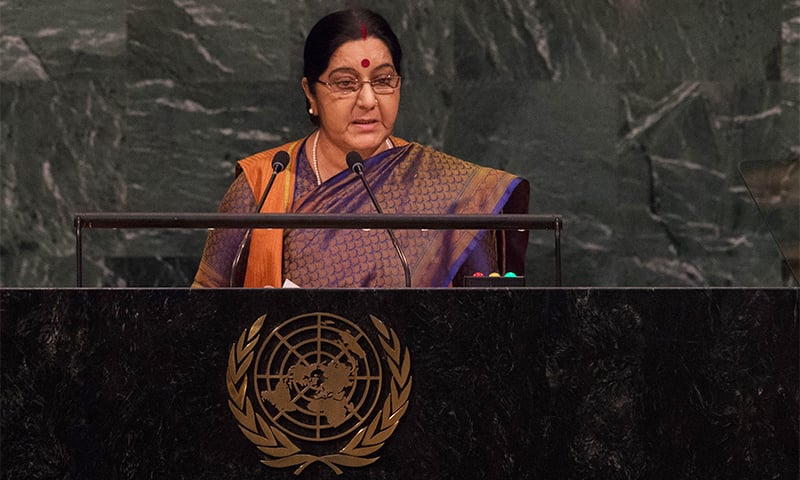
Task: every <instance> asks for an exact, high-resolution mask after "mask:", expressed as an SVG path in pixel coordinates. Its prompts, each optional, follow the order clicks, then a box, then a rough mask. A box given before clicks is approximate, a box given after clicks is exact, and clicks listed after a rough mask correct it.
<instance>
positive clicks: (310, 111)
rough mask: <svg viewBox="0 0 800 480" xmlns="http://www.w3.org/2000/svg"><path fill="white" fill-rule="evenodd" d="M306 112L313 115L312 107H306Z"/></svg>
mask: <svg viewBox="0 0 800 480" xmlns="http://www.w3.org/2000/svg"><path fill="white" fill-rule="evenodd" d="M308 114H309V115H314V109H313V108H311V107H309V108H308Z"/></svg>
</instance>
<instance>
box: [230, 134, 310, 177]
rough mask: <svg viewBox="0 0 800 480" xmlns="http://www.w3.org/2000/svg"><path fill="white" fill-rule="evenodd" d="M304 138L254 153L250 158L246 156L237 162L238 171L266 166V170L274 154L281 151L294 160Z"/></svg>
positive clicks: (270, 166) (270, 165) (270, 164)
mask: <svg viewBox="0 0 800 480" xmlns="http://www.w3.org/2000/svg"><path fill="white" fill-rule="evenodd" d="M303 140H304V138H301V139H299V140H294V141H291V142H289V143H285V144H283V145H280V146H277V147H273V148H269V149H267V150H262V151H260V152H258V153H254V154H252V155H250V156H247V157H245V158H243V159H241V160H239V161H238V162H237V164H238V168H240V169H245V170H246V169H248V168H254V167H255V168H258V167H262V166H266V167H267V168H270V169H271V168H272V159H273V158H274V157H275V154H276V153H278V152H280V151H281V150H282V151H285V152H286V153H288V154H289V157H290V158H294V157H295V156H296V155H297V151H298V150H299V148H298V147H299V146H300V144H301V143H302V142H303Z"/></svg>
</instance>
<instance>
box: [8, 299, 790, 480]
mask: <svg viewBox="0 0 800 480" xmlns="http://www.w3.org/2000/svg"><path fill="white" fill-rule="evenodd" d="M799 302H800V297H798V290H797V289H685V288H680V289H650V288H648V289H489V290H483V289H468V290H453V289H435V290H382V291H376V290H300V289H289V290H277V289H268V290H223V289H217V290H205V291H189V290H186V289H174V290H170V289H142V290H138V289H125V290H122V289H71V290H53V289H31V290H16V289H14V290H8V289H5V290H0V311H1V312H2V315H3V321H2V323H0V347H2V348H0V352H2V356H1V357H0V360H1V361H0V380H1V381H2V385H3V388H2V390H0V408H2V415H0V454H1V455H2V458H3V462H2V463H0V474H1V475H2V476H3V477H4V478H19V477H25V478H119V479H134V478H185V479H190V478H191V479H195V480H202V479H216V478H242V479H251V478H252V479H257V478H259V479H260V478H265V477H269V478H300V479H305V478H317V479H326V478H343V477H339V476H337V475H336V474H335V473H334V471H333V470H332V469H331V468H329V466H328V465H325V464H322V463H319V462H317V463H314V464H312V465H310V466H309V467H308V468H307V469H306V470H304V471H303V472H302V473H301V474H300V475H299V476H298V475H295V474H294V473H293V471H294V468H295V467H296V466H295V467H291V466H290V467H288V468H278V469H271V468H268V467H266V466H264V465H261V464H260V460H261V459H262V458H264V455H263V454H262V453H261V452H259V450H258V449H257V448H256V445H254V444H253V443H252V442H251V441H250V440H248V438H247V437H246V436H245V435H244V434H243V432H242V431H241V430H240V427H239V424H240V420H237V418H236V417H235V416H234V415H233V413H232V412H231V408H230V401H231V393H230V391H229V390H228V389H227V388H226V372H227V371H228V369H229V368H230V366H231V361H232V360H231V357H230V356H229V352H230V350H231V348H232V347H233V345H234V344H235V343H236V342H237V340H238V339H239V338H240V337H241V336H242V335H244V333H245V332H246V331H248V329H250V328H251V327H252V326H253V325H254V322H255V321H256V319H257V318H259V317H260V316H262V315H264V314H266V317H265V319H264V326H263V329H261V330H259V331H258V332H256V333H259V334H260V332H266V331H271V330H272V328H274V327H276V326H277V325H279V324H281V323H283V322H285V321H287V320H289V319H291V318H294V317H296V316H301V315H309V314H314V312H329V313H332V314H334V315H338V316H341V317H343V318H346V319H348V320H350V321H352V322H354V323H355V324H356V325H358V326H359V327H360V328H362V329H363V330H364V331H365V332H366V333H365V335H367V336H372V335H373V334H374V326H372V324H371V322H370V320H369V318H370V317H369V316H370V315H374V316H376V317H377V318H379V319H380V320H381V321H382V322H384V324H385V325H386V326H387V327H388V328H390V329H392V331H393V332H394V333H395V334H396V340H395V342H397V343H399V344H400V345H402V347H403V351H404V352H405V353H404V355H407V356H409V358H410V370H409V372H410V375H412V387H411V392H410V396H409V405H408V408H407V410H405V412H404V415H403V416H402V418H401V419H400V423H399V425H398V426H397V428H396V429H395V430H393V431H392V434H391V435H388V436H387V437H384V438H383V439H382V440H381V442H382V445H381V449H380V450H379V452H378V454H377V455H376V456H380V458H379V459H378V460H377V461H376V462H375V463H373V464H371V465H367V466H363V467H359V468H354V467H347V466H344V467H343V470H344V474H345V476H346V477H347V478H358V479H395V478H425V479H428V478H447V479H450V478H487V479H508V478H514V479H529V478H530V479H534V478H536V479H564V478H584V479H595V478H596V479H601V478H602V479H620V480H622V479H630V478H654V479H671V480H695V479H696V480H717V479H719V480H722V479H730V478H773V479H783V478H786V479H789V478H796V477H797V475H798V450H799V449H798V443H799V442H798V433H800V426H798V403H797V395H798V361H799V360H800V359H799V358H798V343H797V341H796V340H797V335H798V308H799V307H798V303H799ZM250 332H251V333H253V332H254V330H250ZM286 343H289V344H291V341H290V340H288V339H287V340H286ZM379 348H380V347H379ZM261 354H262V353H261V352H260V351H259V352H258V353H257V355H259V356H260V355H261ZM234 358H235V357H234ZM279 358H280V357H279ZM343 361H344V360H343ZM234 366H235V360H234ZM254 374H255V372H254ZM393 375H394V374H393ZM323 381H327V380H323ZM251 386H252V385H251ZM253 388H257V387H253ZM247 395H251V396H252V395H255V393H254V392H251V391H250V390H249V389H248V391H247ZM381 398H383V397H381ZM256 408H258V407H256ZM373 413H374V412H373ZM369 418H372V417H369ZM320 421H322V420H320ZM348 439H349V438H345V439H344V440H341V441H339V443H338V444H339V445H342V444H343V443H344V442H346V441H347V440H348ZM294 441H295V442H298V440H297V439H294ZM297 444H298V445H300V447H301V448H302V451H303V452H304V453H314V450H312V449H313V448H314V445H313V444H310V442H303V443H300V442H298V443H297ZM337 448H338V447H337Z"/></svg>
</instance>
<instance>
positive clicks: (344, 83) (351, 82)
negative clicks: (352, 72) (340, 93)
mask: <svg viewBox="0 0 800 480" xmlns="http://www.w3.org/2000/svg"><path fill="white" fill-rule="evenodd" d="M333 83H335V84H336V86H337V87H339V88H342V89H345V90H349V89H353V88H357V87H358V82H357V81H356V80H355V79H345V80H336V81H335V82H333Z"/></svg>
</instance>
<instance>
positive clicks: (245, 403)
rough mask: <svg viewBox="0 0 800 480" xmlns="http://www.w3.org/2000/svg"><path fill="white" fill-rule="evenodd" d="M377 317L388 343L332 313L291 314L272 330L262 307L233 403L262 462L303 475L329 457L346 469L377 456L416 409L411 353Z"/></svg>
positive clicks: (234, 352)
mask: <svg viewBox="0 0 800 480" xmlns="http://www.w3.org/2000/svg"><path fill="white" fill-rule="evenodd" d="M370 319H371V320H372V325H373V326H374V327H375V330H376V331H377V333H378V337H379V340H380V347H381V348H380V349H378V348H377V347H376V346H375V344H374V343H373V341H372V340H371V338H370V337H369V336H368V335H367V334H366V333H365V332H364V331H363V330H362V329H361V328H360V327H359V326H358V325H356V324H354V323H353V322H351V321H349V320H347V319H345V318H343V317H341V316H338V315H334V314H331V313H323V312H316V313H309V314H304V315H300V316H297V317H294V318H291V319H289V320H287V321H285V322H283V323H282V324H281V325H279V326H277V327H275V329H274V330H272V332H270V333H269V334H268V335H265V336H263V338H262V332H261V330H262V328H263V326H264V321H265V320H266V314H265V315H262V316H261V317H259V318H258V319H257V320H256V321H255V322H254V323H253V325H251V326H250V328H249V329H246V330H245V331H243V332H242V334H241V336H240V337H239V341H238V342H237V343H235V344H233V346H232V347H231V350H230V355H229V357H228V370H227V374H226V379H227V385H228V395H229V401H228V406H229V407H230V409H231V411H232V412H233V415H234V416H235V417H236V420H237V421H238V423H239V428H240V430H241V431H242V433H244V435H245V436H246V437H247V438H248V440H250V441H251V442H252V443H254V444H255V445H256V446H257V448H258V449H259V450H260V451H261V452H262V453H263V454H264V455H265V458H263V459H262V460H261V462H262V463H263V464H265V465H267V466H270V467H274V468H286V467H297V468H296V469H295V471H294V473H295V474H296V475H299V474H300V473H302V472H303V470H305V469H306V467H308V466H309V465H312V464H313V463H315V462H320V463H323V464H325V465H327V466H328V467H330V468H331V469H332V470H333V471H334V472H336V473H337V474H341V473H343V471H342V469H341V468H340V467H363V466H366V465H369V464H371V463H373V462H375V461H376V460H378V458H379V457H378V456H375V455H374V454H375V453H376V452H377V451H378V450H380V448H381V447H383V445H384V443H385V442H386V440H387V439H388V438H389V437H390V436H391V435H392V434H393V433H394V430H395V428H397V425H398V423H399V422H400V419H401V418H402V416H403V414H405V412H406V408H408V399H409V395H410V393H411V356H410V355H409V352H408V349H407V348H406V349H403V347H402V345H401V344H400V341H399V339H398V337H397V334H395V332H394V330H392V329H391V328H388V327H387V326H386V325H385V324H384V323H383V322H382V321H381V320H379V319H378V318H377V317H375V316H373V315H370ZM380 352H383V354H384V355H381V354H380ZM381 358H384V360H385V363H386V365H388V367H389V368H388V371H389V372H388V373H390V374H391V378H387V376H385V375H384V374H383V372H384V370H385V369H384V368H383V363H384V362H382V361H381ZM382 396H383V403H382V406H381V408H380V410H379V411H377V412H376V411H375V410H376V408H377V406H378V403H379V399H380V397H382Z"/></svg>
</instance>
